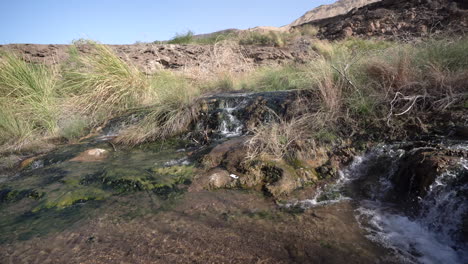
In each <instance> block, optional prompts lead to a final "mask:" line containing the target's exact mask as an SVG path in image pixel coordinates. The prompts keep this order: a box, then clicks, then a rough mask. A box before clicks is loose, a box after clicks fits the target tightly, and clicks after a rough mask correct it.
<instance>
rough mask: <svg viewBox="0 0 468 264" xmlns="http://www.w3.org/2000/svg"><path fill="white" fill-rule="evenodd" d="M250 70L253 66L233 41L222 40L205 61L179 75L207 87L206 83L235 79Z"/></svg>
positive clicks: (186, 68) (216, 44)
mask: <svg viewBox="0 0 468 264" xmlns="http://www.w3.org/2000/svg"><path fill="white" fill-rule="evenodd" d="M252 70H253V66H252V64H251V63H249V61H248V60H247V58H246V57H245V55H244V53H243V52H242V47H241V46H240V45H239V44H238V43H237V42H235V41H232V40H223V41H219V42H217V43H215V44H214V45H213V47H212V49H211V53H210V56H209V57H208V58H207V59H205V60H203V61H201V62H200V64H199V65H197V66H196V67H195V66H191V67H184V68H183V69H182V71H181V73H182V75H183V76H186V77H188V78H190V79H191V80H193V81H195V82H196V83H198V84H199V85H201V86H207V85H206V84H207V83H216V82H218V81H219V80H223V79H226V78H230V79H232V80H234V79H237V78H239V77H240V76H242V75H244V74H245V73H248V72H251V71H252ZM208 86H211V85H208Z"/></svg>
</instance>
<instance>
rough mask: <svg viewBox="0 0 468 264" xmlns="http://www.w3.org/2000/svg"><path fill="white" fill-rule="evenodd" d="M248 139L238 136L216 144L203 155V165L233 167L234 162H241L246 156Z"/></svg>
mask: <svg viewBox="0 0 468 264" xmlns="http://www.w3.org/2000/svg"><path fill="white" fill-rule="evenodd" d="M247 140H248V137H238V138H235V139H231V140H228V141H226V142H224V143H222V144H220V145H218V146H216V147H215V148H214V149H212V150H211V152H210V153H208V154H207V155H206V156H205V157H203V161H202V163H203V165H204V166H205V167H207V168H214V167H217V166H220V165H226V166H227V167H230V168H232V167H233V165H234V164H237V163H240V161H241V160H242V159H243V158H244V157H245V154H246V150H247V149H246V142H247ZM223 163H224V164H223Z"/></svg>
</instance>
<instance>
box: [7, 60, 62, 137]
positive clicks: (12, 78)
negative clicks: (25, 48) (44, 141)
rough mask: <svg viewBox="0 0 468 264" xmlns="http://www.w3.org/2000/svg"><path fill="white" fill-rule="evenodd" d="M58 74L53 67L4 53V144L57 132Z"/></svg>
mask: <svg viewBox="0 0 468 264" xmlns="http://www.w3.org/2000/svg"><path fill="white" fill-rule="evenodd" d="M57 78H58V76H57V73H56V72H55V71H54V69H53V68H51V67H47V66H45V65H38V64H31V63H27V62H25V61H24V60H22V59H21V58H19V57H17V56H15V55H13V54H4V55H3V56H1V57H0V128H1V130H0V144H5V143H7V142H10V143H11V142H14V141H16V142H18V141H21V140H25V139H26V138H29V137H33V136H34V135H36V136H37V134H42V135H53V134H54V133H55V132H56V128H57V119H58V109H57V94H56V89H57V85H56V83H57V80H58V79H57Z"/></svg>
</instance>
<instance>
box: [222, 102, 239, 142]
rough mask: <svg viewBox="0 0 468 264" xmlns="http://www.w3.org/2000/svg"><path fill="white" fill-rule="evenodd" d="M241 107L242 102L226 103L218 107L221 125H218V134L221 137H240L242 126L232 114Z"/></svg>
mask: <svg viewBox="0 0 468 264" xmlns="http://www.w3.org/2000/svg"><path fill="white" fill-rule="evenodd" d="M234 105H235V106H234ZM243 106H244V102H243V101H241V102H236V101H232V102H230V101H226V102H225V104H223V105H220V111H221V113H220V117H221V123H220V125H219V132H220V134H221V135H223V136H224V137H236V136H240V135H242V132H243V129H244V125H243V124H242V122H241V121H240V120H239V119H238V118H237V117H236V116H235V114H234V113H235V111H237V110H238V109H240V108H241V107H243Z"/></svg>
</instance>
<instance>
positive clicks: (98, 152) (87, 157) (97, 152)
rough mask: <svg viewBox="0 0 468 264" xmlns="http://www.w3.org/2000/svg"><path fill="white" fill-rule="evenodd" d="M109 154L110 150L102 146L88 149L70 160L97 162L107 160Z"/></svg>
mask: <svg viewBox="0 0 468 264" xmlns="http://www.w3.org/2000/svg"><path fill="white" fill-rule="evenodd" d="M108 156H109V151H107V150H105V149H100V148H94V149H88V150H86V151H84V152H82V153H80V154H79V155H78V156H76V157H74V158H73V159H71V160H70V161H79V162H96V161H102V160H105V159H106V158H107V157H108Z"/></svg>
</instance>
